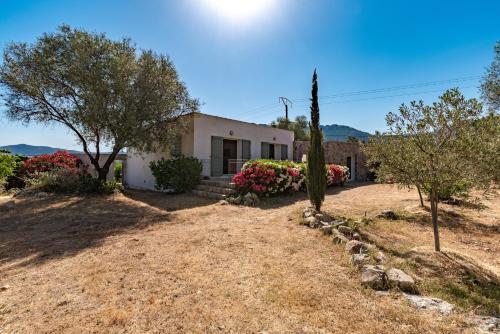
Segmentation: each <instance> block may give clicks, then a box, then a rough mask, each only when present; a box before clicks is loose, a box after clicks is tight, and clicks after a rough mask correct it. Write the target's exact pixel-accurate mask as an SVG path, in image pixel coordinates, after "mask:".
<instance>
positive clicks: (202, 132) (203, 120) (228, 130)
mask: <svg viewBox="0 0 500 334" xmlns="http://www.w3.org/2000/svg"><path fill="white" fill-rule="evenodd" d="M212 136H216V137H223V138H225V139H233V140H241V139H246V140H250V154H251V159H259V158H260V157H261V143H262V142H266V143H270V144H275V159H280V158H281V146H280V145H281V144H286V145H288V159H289V160H291V159H292V157H293V140H294V134H293V131H287V130H283V129H277V128H273V127H270V126H265V125H258V124H253V123H247V122H241V121H237V120H232V119H227V118H223V117H218V116H211V115H205V114H196V115H195V118H194V150H193V155H194V156H195V157H197V158H198V159H202V160H206V161H209V160H210V155H211V137H212ZM276 144H279V145H276ZM238 148H239V150H238V151H239V152H238V157H240V152H241V145H238ZM205 165H207V168H204V175H210V164H209V163H205ZM204 167H205V166H204Z"/></svg>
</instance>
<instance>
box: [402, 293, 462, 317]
mask: <svg viewBox="0 0 500 334" xmlns="http://www.w3.org/2000/svg"><path fill="white" fill-rule="evenodd" d="M404 296H405V297H406V298H407V299H408V300H409V301H410V302H411V303H412V304H413V305H414V306H415V307H416V308H417V309H422V310H434V311H438V312H439V313H441V314H442V315H449V314H450V313H451V311H453V308H454V306H453V304H450V303H448V302H446V301H444V300H442V299H439V298H430V297H422V296H418V295H410V294H407V293H405V294H404Z"/></svg>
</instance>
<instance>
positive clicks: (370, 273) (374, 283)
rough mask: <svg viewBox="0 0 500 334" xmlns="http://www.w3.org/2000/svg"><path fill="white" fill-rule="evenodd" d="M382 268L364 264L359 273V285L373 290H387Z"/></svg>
mask: <svg viewBox="0 0 500 334" xmlns="http://www.w3.org/2000/svg"><path fill="white" fill-rule="evenodd" d="M384 270H385V268H384V267H383V266H372V265H369V264H366V265H364V266H363V269H362V271H361V284H363V285H364V286H367V287H370V288H372V289H374V290H387V289H388V284H387V275H386V274H385V271H384Z"/></svg>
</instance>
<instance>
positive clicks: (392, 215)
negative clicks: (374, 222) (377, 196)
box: [378, 210, 398, 220]
mask: <svg viewBox="0 0 500 334" xmlns="http://www.w3.org/2000/svg"><path fill="white" fill-rule="evenodd" d="M378 216H379V217H380V218H387V219H393V220H395V219H398V215H397V214H396V213H395V212H394V211H392V210H384V211H382V212H381V213H380V214H379V215H378Z"/></svg>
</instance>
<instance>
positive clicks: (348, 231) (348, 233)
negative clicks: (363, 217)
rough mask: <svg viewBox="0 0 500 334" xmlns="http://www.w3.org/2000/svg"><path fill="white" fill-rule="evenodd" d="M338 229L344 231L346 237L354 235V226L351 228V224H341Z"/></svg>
mask: <svg viewBox="0 0 500 334" xmlns="http://www.w3.org/2000/svg"><path fill="white" fill-rule="evenodd" d="M338 230H339V232H340V233H342V234H343V235H345V236H346V237H351V236H352V228H350V227H349V226H344V225H341V226H339V228H338Z"/></svg>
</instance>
